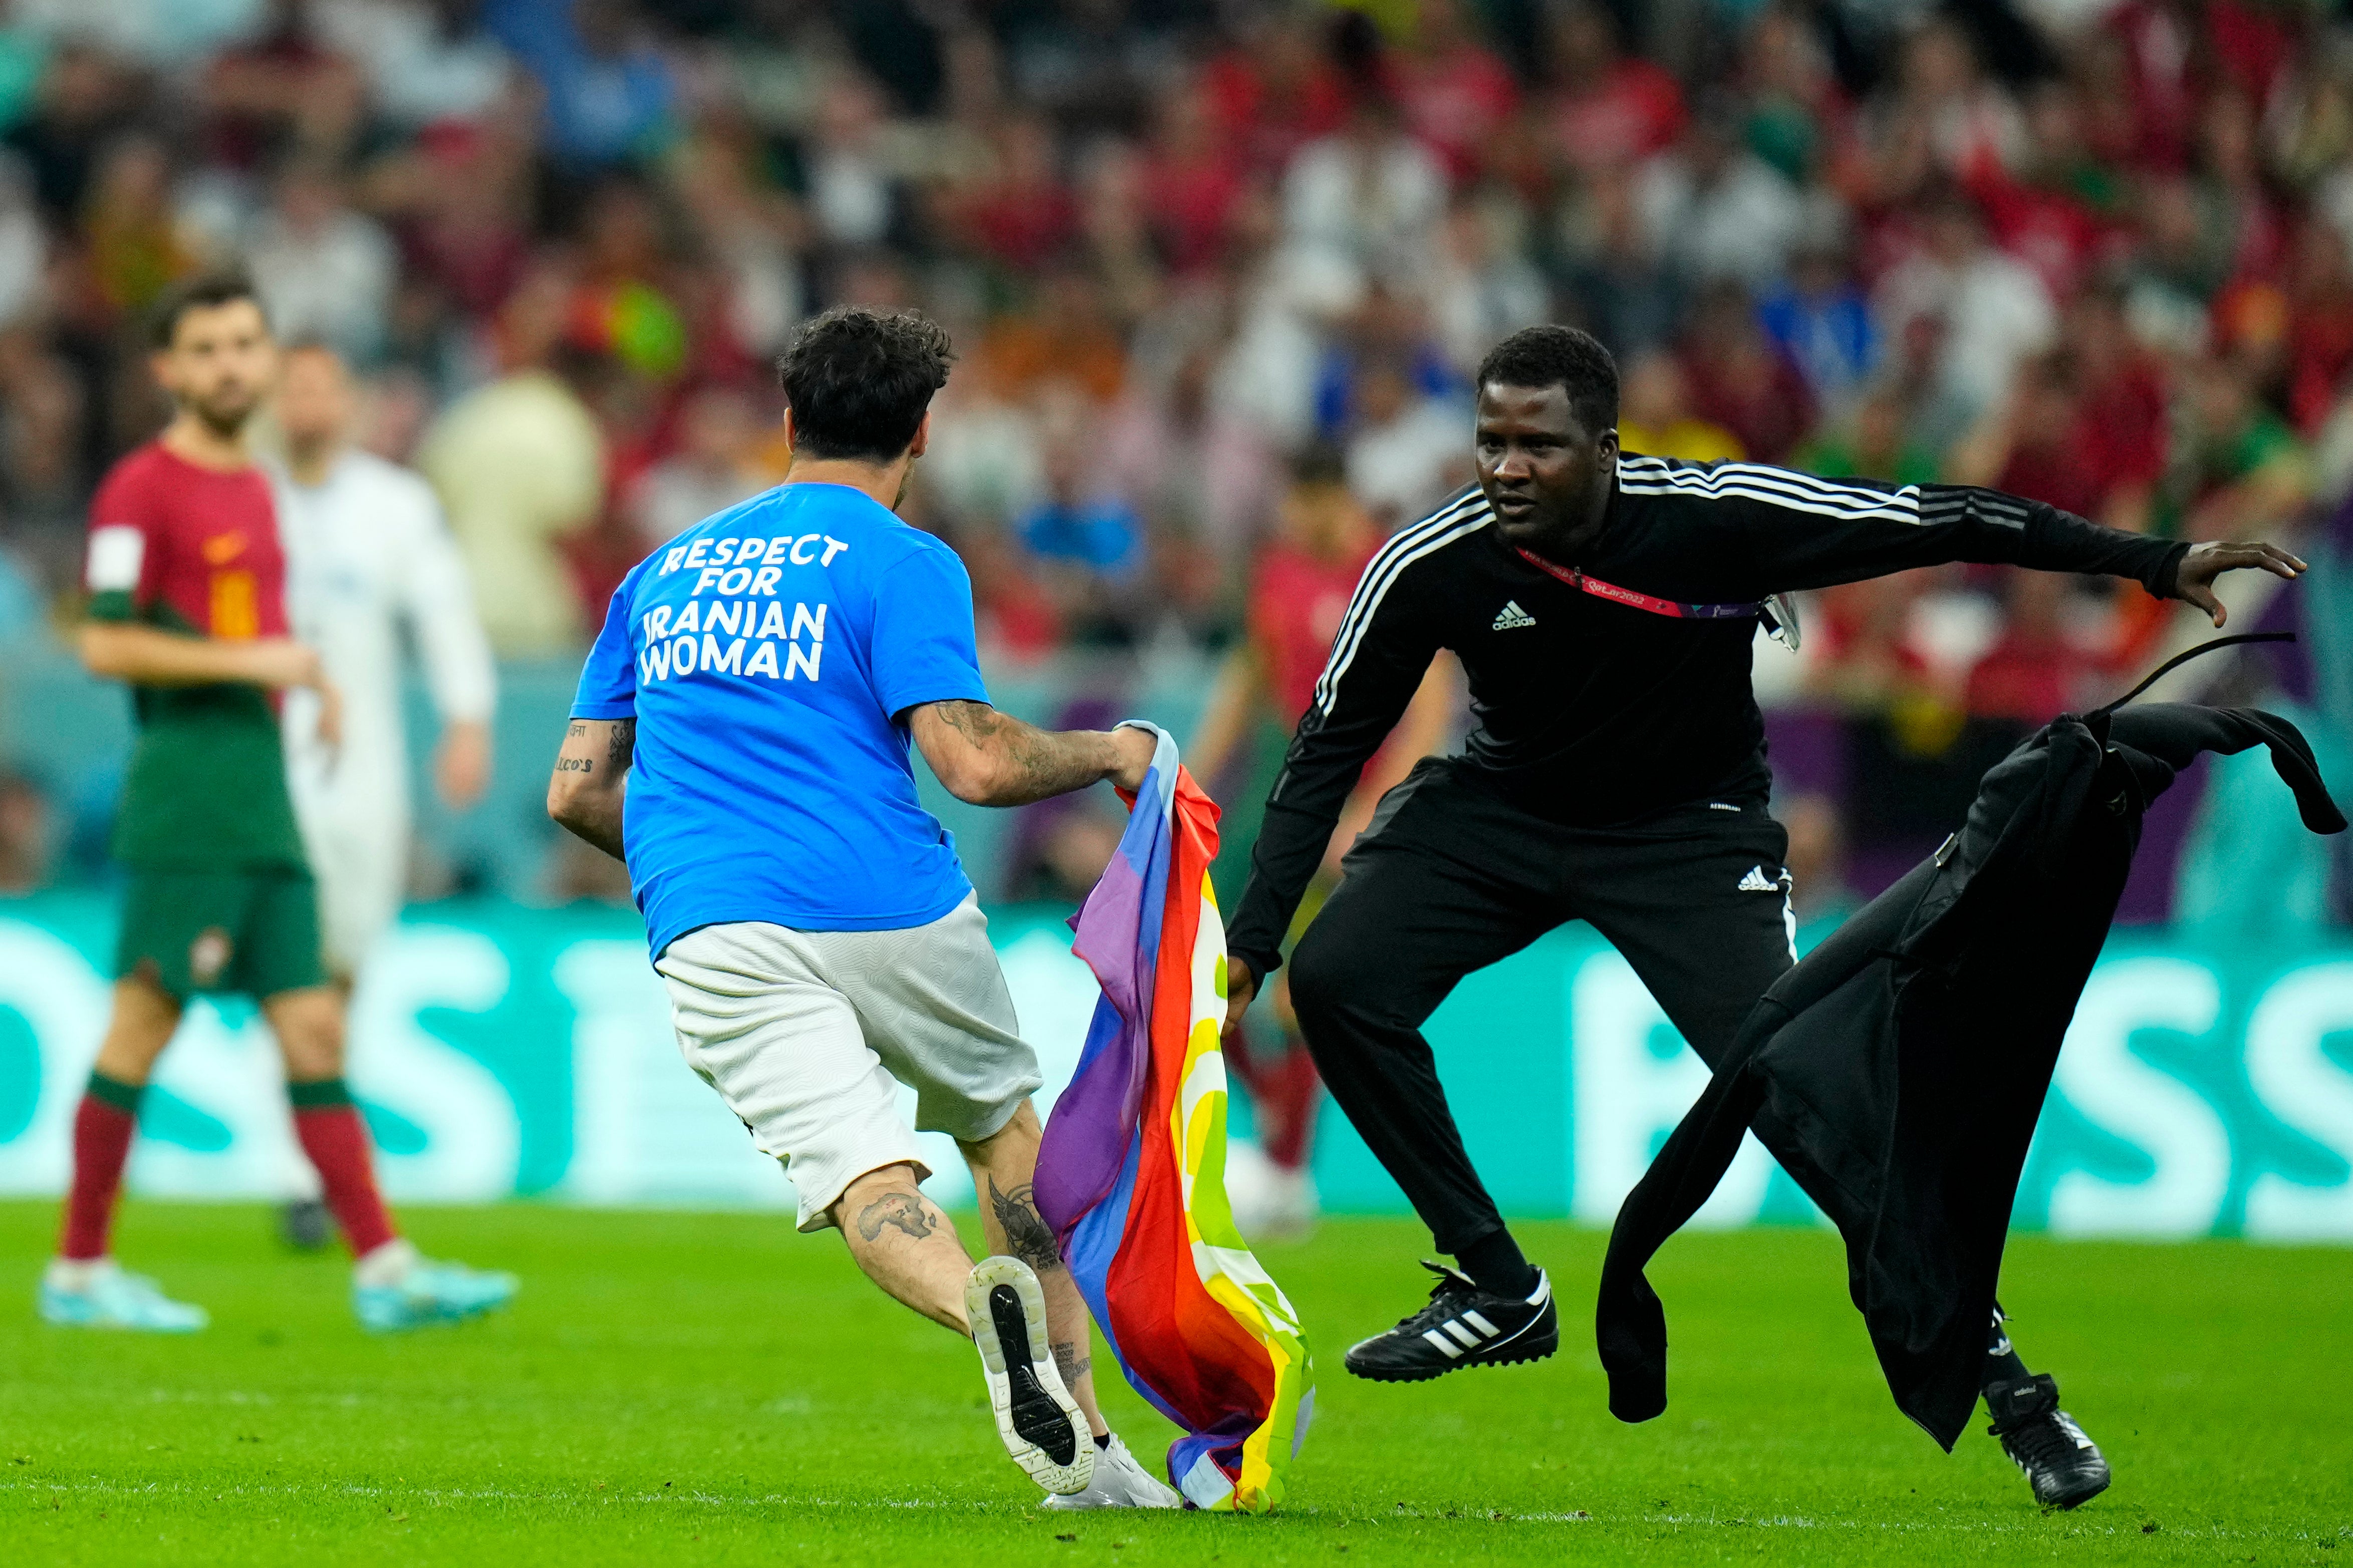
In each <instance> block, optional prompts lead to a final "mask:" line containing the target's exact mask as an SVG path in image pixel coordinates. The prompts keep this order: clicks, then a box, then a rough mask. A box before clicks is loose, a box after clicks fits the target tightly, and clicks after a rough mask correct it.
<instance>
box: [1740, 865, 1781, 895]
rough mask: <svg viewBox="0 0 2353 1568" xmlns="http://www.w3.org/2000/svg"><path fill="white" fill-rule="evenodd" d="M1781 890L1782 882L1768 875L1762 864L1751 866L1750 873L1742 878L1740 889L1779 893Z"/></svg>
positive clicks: (1749, 891)
mask: <svg viewBox="0 0 2353 1568" xmlns="http://www.w3.org/2000/svg"><path fill="white" fill-rule="evenodd" d="M1780 890H1781V884H1780V882H1779V881H1778V879H1774V878H1770V877H1767V876H1766V875H1765V868H1764V867H1762V866H1751V867H1749V868H1748V875H1746V877H1743V878H1741V879H1740V888H1739V891H1741V892H1744V893H1778V892H1779V891H1780Z"/></svg>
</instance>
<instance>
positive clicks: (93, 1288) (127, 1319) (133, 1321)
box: [38, 1258, 212, 1334]
mask: <svg viewBox="0 0 2353 1568" xmlns="http://www.w3.org/2000/svg"><path fill="white" fill-rule="evenodd" d="M38 1300H39V1305H40V1312H41V1317H42V1318H43V1320H45V1321H48V1322H52V1323H58V1324H63V1325H66V1326H68V1327H71V1328H79V1329H130V1330H132V1331H136V1332H140V1333H150V1334H192V1333H195V1331H197V1330H199V1329H201V1328H203V1327H204V1326H205V1325H206V1323H208V1322H210V1321H212V1320H211V1319H210V1318H209V1317H207V1316H206V1313H205V1310H204V1309H203V1308H202V1307H197V1306H192V1305H190V1304H189V1303H187V1302H185V1301H174V1300H172V1299H171V1298H170V1297H169V1296H166V1295H164V1290H163V1287H161V1286H159V1285H157V1284H156V1283H155V1281H153V1279H148V1278H147V1276H145V1275H144V1274H133V1273H132V1272H131V1271H129V1270H128V1269H126V1268H121V1267H119V1266H118V1265H117V1264H116V1263H115V1261H114V1259H112V1258H97V1259H94V1260H91V1261H90V1262H74V1261H71V1260H69V1259H67V1258H53V1259H51V1260H50V1263H49V1267H48V1269H47V1272H46V1273H44V1274H43V1275H42V1276H41V1289H40V1294H39V1297H38Z"/></svg>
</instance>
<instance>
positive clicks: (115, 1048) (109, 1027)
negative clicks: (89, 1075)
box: [91, 974, 180, 1084]
mask: <svg viewBox="0 0 2353 1568" xmlns="http://www.w3.org/2000/svg"><path fill="white" fill-rule="evenodd" d="M179 1026H180V999H179V998H178V997H176V996H174V995H173V994H170V993H169V992H167V991H165V990H164V988H163V987H162V986H160V985H158V984H155V983H154V982H153V981H152V980H148V979H145V978H143V977H142V976H140V975H137V974H126V975H124V976H123V977H122V978H121V979H120V980H118V981H116V982H115V983H114V1008H113V1011H112V1013H111V1015H110V1016H108V1018H107V1020H106V1038H105V1039H104V1040H103V1041H102V1042H101V1043H100V1046H99V1047H98V1060H97V1061H96V1062H94V1063H92V1064H91V1065H92V1066H94V1067H96V1068H97V1069H98V1070H99V1071H100V1072H102V1073H104V1074H105V1075H106V1076H107V1077H109V1078H111V1079H114V1080H115V1081H116V1082H117V1083H131V1084H144V1083H145V1082H146V1081H147V1079H148V1075H149V1074H151V1073H153V1071H154V1070H155V1058H158V1057H160V1056H162V1055H163V1054H164V1047H165V1046H168V1045H170V1044H171V1043H172V1036H173V1034H174V1032H175V1031H176V1030H177V1029H178V1028H179Z"/></svg>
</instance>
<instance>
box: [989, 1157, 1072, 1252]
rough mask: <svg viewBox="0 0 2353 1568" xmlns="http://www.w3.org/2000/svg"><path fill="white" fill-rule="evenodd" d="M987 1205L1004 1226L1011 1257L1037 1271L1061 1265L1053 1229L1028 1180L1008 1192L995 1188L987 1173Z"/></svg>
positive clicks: (999, 1223) (993, 1177) (994, 1179)
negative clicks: (1040, 1213) (1042, 1213)
mask: <svg viewBox="0 0 2353 1568" xmlns="http://www.w3.org/2000/svg"><path fill="white" fill-rule="evenodd" d="M988 1206H989V1207H990V1208H992V1209H994V1210H995V1211H997V1224H998V1225H1000V1226H1003V1227H1004V1229H1005V1245H1006V1246H1007V1247H1009V1248H1011V1250H1012V1253H1013V1256H1014V1257H1016V1258H1019V1259H1021V1261H1022V1262H1024V1263H1026V1264H1028V1265H1029V1267H1030V1268H1033V1269H1035V1270H1037V1271H1038V1272H1039V1273H1040V1274H1043V1273H1045V1272H1046V1271H1047V1270H1048V1269H1050V1268H1060V1267H1061V1266H1062V1249H1061V1248H1060V1247H1056V1246H1055V1245H1054V1233H1053V1231H1051V1230H1050V1229H1049V1228H1048V1227H1047V1225H1046V1221H1045V1218H1044V1216H1043V1215H1039V1212H1038V1200H1037V1197H1036V1195H1035V1189H1034V1187H1033V1186H1032V1184H1030V1183H1028V1182H1024V1183H1022V1184H1020V1185H1019V1186H1018V1187H1016V1188H1014V1189H1013V1190H1012V1191H1011V1192H1009V1193H1008V1192H1002V1191H999V1190H998V1188H997V1178H996V1177H995V1176H991V1177H989V1178H988Z"/></svg>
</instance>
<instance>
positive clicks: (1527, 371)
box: [1479, 327, 1618, 436]
mask: <svg viewBox="0 0 2353 1568" xmlns="http://www.w3.org/2000/svg"><path fill="white" fill-rule="evenodd" d="M1479 384H1480V385H1481V386H1488V385H1491V384H1492V385H1502V386H1531V387H1545V386H1557V387H1559V388H1561V389H1562V390H1563V391H1565V392H1567V394H1568V406H1569V409H1570V411H1571V412H1572V413H1574V414H1575V415H1576V416H1577V423H1578V424H1580V425H1582V426H1585V428H1586V430H1587V432H1588V434H1591V435H1595V436H1599V434H1600V433H1601V432H1602V431H1604V430H1607V429H1609V428H1610V427H1611V426H1614V425H1616V424H1617V423H1618V362H1617V361H1616V360H1614V359H1612V358H1610V357H1609V350H1608V349H1605V348H1603V347H1602V346H1601V341H1600V340H1599V338H1596V337H1595V336H1594V335H1593V334H1592V333H1591V332H1581V331H1577V329H1576V328H1575V327H1524V328H1522V329H1521V330H1520V331H1516V332H1514V333H1513V334H1512V335H1511V336H1510V337H1508V338H1505V339H1504V341H1503V342H1500V343H1497V344H1496V345H1495V346H1494V347H1493V348H1492V349H1489V350H1488V351H1487V357H1486V358H1485V359H1482V360H1481V361H1480V362H1479Z"/></svg>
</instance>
